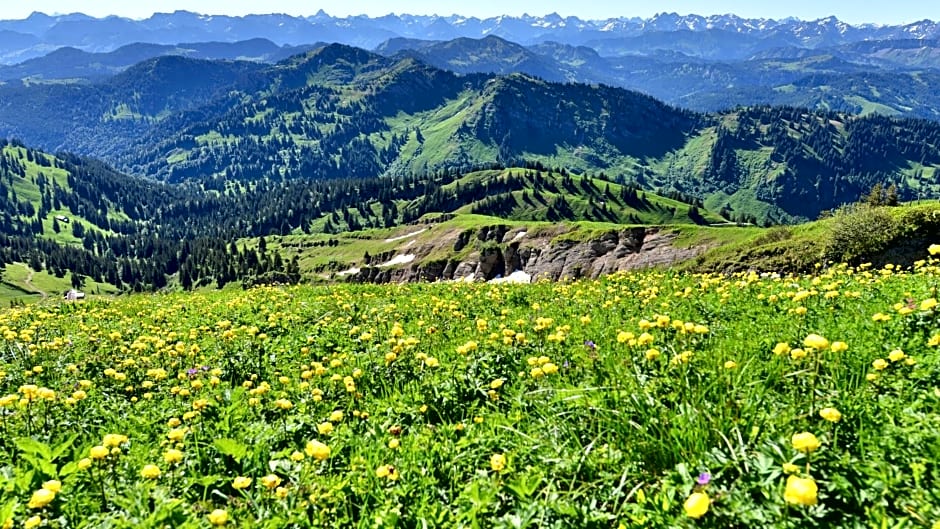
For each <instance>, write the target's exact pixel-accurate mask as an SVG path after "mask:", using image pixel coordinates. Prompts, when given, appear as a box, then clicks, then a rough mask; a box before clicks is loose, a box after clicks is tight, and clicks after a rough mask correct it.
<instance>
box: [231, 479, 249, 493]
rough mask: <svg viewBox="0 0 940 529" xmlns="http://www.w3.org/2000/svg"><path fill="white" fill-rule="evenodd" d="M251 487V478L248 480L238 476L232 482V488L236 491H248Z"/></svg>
mask: <svg viewBox="0 0 940 529" xmlns="http://www.w3.org/2000/svg"><path fill="white" fill-rule="evenodd" d="M250 486H251V478H246V477H245V476H238V477H236V478H235V479H233V480H232V488H233V489H235V490H242V489H247V488H248V487H250Z"/></svg>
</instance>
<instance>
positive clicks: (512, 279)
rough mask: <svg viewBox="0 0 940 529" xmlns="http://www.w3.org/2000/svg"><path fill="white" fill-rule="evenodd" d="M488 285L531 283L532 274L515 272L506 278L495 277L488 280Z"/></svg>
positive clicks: (520, 271)
mask: <svg viewBox="0 0 940 529" xmlns="http://www.w3.org/2000/svg"><path fill="white" fill-rule="evenodd" d="M489 282H490V283H531V282H532V274H527V273H525V272H523V271H522V270H516V271H515V272H513V273H511V274H509V275H508V276H506V277H496V278H493V279H490V281H489Z"/></svg>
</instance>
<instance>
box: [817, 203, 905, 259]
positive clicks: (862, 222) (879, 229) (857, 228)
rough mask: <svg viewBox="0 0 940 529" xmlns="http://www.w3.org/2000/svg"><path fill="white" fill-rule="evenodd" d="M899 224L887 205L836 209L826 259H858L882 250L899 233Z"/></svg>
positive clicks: (827, 244) (860, 205)
mask: <svg viewBox="0 0 940 529" xmlns="http://www.w3.org/2000/svg"><path fill="white" fill-rule="evenodd" d="M900 232H901V227H900V223H899V222H898V221H897V220H896V219H895V218H894V217H893V216H892V215H891V214H890V212H889V211H888V210H887V208H884V207H871V206H868V205H864V204H859V205H854V206H850V207H847V208H843V209H841V210H839V211H838V212H837V213H836V215H835V217H834V219H833V225H832V229H831V231H830V236H829V240H828V241H827V243H826V245H825V251H824V256H825V258H826V259H827V260H830V261H840V262H850V263H854V262H858V261H860V260H862V259H864V258H865V257H868V256H871V255H874V254H877V253H879V252H882V251H884V250H886V249H887V248H888V247H889V245H890V244H891V242H892V241H894V240H895V239H896V238H897V237H898V235H900Z"/></svg>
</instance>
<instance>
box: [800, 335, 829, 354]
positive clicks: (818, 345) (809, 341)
mask: <svg viewBox="0 0 940 529" xmlns="http://www.w3.org/2000/svg"><path fill="white" fill-rule="evenodd" d="M803 345H804V346H806V347H812V348H813V349H816V350H817V351H822V350H824V349H828V348H829V340H827V339H825V338H823V337H822V336H820V335H818V334H810V335H809V336H807V337H806V338H804V339H803Z"/></svg>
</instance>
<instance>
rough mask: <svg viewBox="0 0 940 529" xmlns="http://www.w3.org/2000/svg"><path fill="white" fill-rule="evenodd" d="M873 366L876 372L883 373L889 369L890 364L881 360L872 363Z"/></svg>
mask: <svg viewBox="0 0 940 529" xmlns="http://www.w3.org/2000/svg"><path fill="white" fill-rule="evenodd" d="M871 366H872V367H874V368H875V370H876V371H883V370H884V369H885V368H887V367H888V362H887V361H885V359H884V358H879V359H877V360H875V361H874V362H872V363H871Z"/></svg>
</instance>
